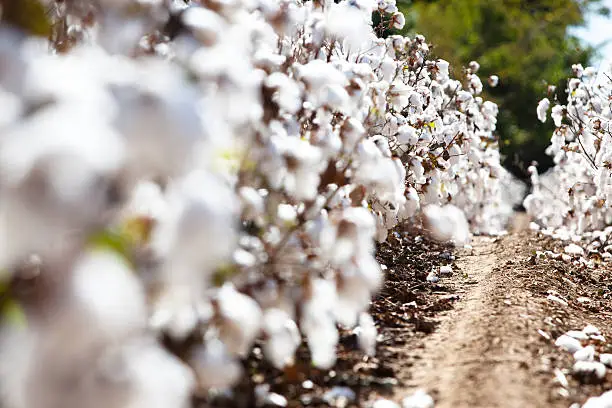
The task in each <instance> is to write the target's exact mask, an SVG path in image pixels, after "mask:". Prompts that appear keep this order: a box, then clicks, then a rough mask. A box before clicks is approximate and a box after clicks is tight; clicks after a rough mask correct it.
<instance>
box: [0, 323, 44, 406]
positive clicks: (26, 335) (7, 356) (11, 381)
mask: <svg viewBox="0 0 612 408" xmlns="http://www.w3.org/2000/svg"><path fill="white" fill-rule="evenodd" d="M35 344H36V336H35V334H34V333H32V331H31V330H30V329H28V328H26V327H15V326H8V325H6V324H3V325H2V326H1V327H0V360H1V361H2V364H0V403H2V406H5V407H7V408H29V407H28V404H27V395H28V394H29V391H28V390H29V375H30V367H31V366H32V364H33V361H32V359H33V357H34V347H35Z"/></svg>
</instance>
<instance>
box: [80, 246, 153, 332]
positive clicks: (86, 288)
mask: <svg viewBox="0 0 612 408" xmlns="http://www.w3.org/2000/svg"><path fill="white" fill-rule="evenodd" d="M73 292H74V296H75V297H76V299H77V302H78V303H79V304H80V306H81V307H80V310H82V312H84V313H87V314H88V315H89V317H90V324H91V326H90V327H91V330H100V335H101V336H102V335H103V336H119V337H121V336H124V335H126V334H129V333H132V332H138V331H141V330H143V329H144V328H145V325H146V320H147V311H146V306H145V294H144V290H143V288H142V286H141V283H140V281H139V280H138V279H137V278H136V276H135V274H134V271H132V270H131V269H130V268H129V266H128V265H127V263H126V261H125V260H124V259H122V258H121V257H120V256H119V255H117V254H115V253H112V252H106V251H102V250H94V251H91V252H90V253H86V254H85V255H84V256H83V257H82V258H81V259H80V260H79V261H78V262H77V264H76V267H75V269H74V277H73Z"/></svg>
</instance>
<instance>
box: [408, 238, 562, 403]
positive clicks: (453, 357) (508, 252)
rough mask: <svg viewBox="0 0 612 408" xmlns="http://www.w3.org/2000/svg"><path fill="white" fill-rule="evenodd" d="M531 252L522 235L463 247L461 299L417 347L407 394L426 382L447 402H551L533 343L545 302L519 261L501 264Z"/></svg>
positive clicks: (457, 274)
mask: <svg viewBox="0 0 612 408" xmlns="http://www.w3.org/2000/svg"><path fill="white" fill-rule="evenodd" d="M528 256H529V249H528V246H526V245H524V243H523V242H521V239H520V238H518V237H517V236H515V235H510V236H507V237H504V238H502V239H493V238H488V237H476V238H475V240H474V242H473V249H472V250H471V251H469V252H468V251H462V252H460V253H459V258H458V260H457V266H458V268H459V269H460V270H459V271H455V274H454V276H453V278H452V279H453V280H454V281H455V284H456V287H457V292H456V293H458V294H459V295H460V296H461V299H460V301H459V302H457V305H456V307H455V308H454V309H453V310H451V311H449V312H447V313H445V314H443V315H442V316H441V318H440V323H439V326H438V328H437V329H436V331H435V332H434V333H432V334H431V335H430V336H428V337H427V339H426V340H425V344H424V348H423V349H420V350H415V352H414V353H412V357H413V358H414V360H413V361H414V363H413V365H412V367H408V368H406V370H407V371H409V373H408V374H407V379H406V380H405V385H406V386H407V387H406V388H405V389H404V390H403V392H401V393H400V395H398V396H399V397H400V398H401V397H403V396H405V395H408V394H410V393H411V392H412V391H414V390H415V389H417V388H422V389H425V390H426V391H428V392H429V393H431V394H432V396H434V398H435V400H436V407H441V408H444V407H488V408H491V407H539V406H550V403H549V401H548V399H547V397H548V395H547V392H546V391H545V390H543V389H542V388H541V387H540V384H538V383H537V379H536V378H534V377H536V376H537V375H536V374H535V373H534V369H535V368H534V367H533V364H532V360H533V353H532V350H531V348H530V344H533V341H534V339H533V335H534V334H535V333H537V325H538V319H535V318H533V316H539V315H540V314H541V306H540V302H538V301H533V300H532V299H531V297H532V296H531V294H530V292H528V291H527V290H525V289H523V288H522V285H520V284H517V277H516V276H515V273H516V271H514V270H513V268H512V266H510V267H500V266H501V265H508V264H509V265H513V264H514V263H516V262H517V261H518V260H524V259H526V258H528ZM513 260H514V261H513ZM519 269H520V268H519ZM518 273H519V274H520V271H519V272H518ZM466 275H467V276H466Z"/></svg>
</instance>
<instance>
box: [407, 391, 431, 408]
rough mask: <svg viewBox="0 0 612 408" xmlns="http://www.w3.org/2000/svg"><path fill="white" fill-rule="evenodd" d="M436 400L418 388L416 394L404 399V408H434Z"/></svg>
mask: <svg viewBox="0 0 612 408" xmlns="http://www.w3.org/2000/svg"><path fill="white" fill-rule="evenodd" d="M433 407H434V400H433V398H432V397H431V396H430V395H429V394H427V393H426V392H425V391H423V390H417V391H416V392H415V393H414V394H412V395H411V396H409V397H406V398H404V399H403V400H402V408H433Z"/></svg>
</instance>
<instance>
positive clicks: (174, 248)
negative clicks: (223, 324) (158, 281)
mask: <svg viewBox="0 0 612 408" xmlns="http://www.w3.org/2000/svg"><path fill="white" fill-rule="evenodd" d="M168 190H169V191H168V198H167V199H168V207H169V210H168V212H167V215H166V216H165V217H163V218H162V219H160V220H159V223H158V226H157V227H156V228H155V229H154V231H153V236H152V246H153V248H155V249H156V251H158V252H159V253H160V254H163V255H165V256H167V264H166V266H165V268H166V269H167V275H166V276H165V280H167V281H168V282H172V283H174V284H181V285H187V286H189V287H192V288H193V290H196V289H197V288H198V287H200V286H201V285H202V284H203V282H202V281H201V279H202V275H201V274H202V273H205V274H211V273H212V272H213V270H214V268H216V266H217V264H218V263H219V262H222V261H224V260H226V259H227V258H229V257H230V256H231V254H232V251H233V247H234V245H235V241H236V233H235V231H234V229H233V225H234V216H235V214H237V208H236V207H237V203H236V200H235V196H234V193H233V192H232V191H231V190H230V189H229V187H228V186H226V185H224V184H223V183H222V182H221V181H219V180H217V179H216V178H215V177H214V176H212V175H210V174H208V173H207V172H204V171H194V172H192V173H190V174H189V175H187V176H186V177H185V178H184V179H181V180H177V182H176V183H174V184H172V185H170V186H169V188H168ZM196 271H197V273H198V275H197V276H196V275H194V273H196ZM204 276H206V275H204ZM196 280H197V283H196Z"/></svg>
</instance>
